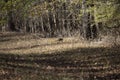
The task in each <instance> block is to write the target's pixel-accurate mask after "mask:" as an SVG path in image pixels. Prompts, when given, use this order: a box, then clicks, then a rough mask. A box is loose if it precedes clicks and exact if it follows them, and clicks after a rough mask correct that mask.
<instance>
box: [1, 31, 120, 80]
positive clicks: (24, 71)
mask: <svg viewBox="0 0 120 80" xmlns="http://www.w3.org/2000/svg"><path fill="white" fill-rule="evenodd" d="M0 80H120V46H115V47H109V44H104V42H97V41H94V42H85V41H83V40H81V39H79V38H74V37H72V38H63V41H58V38H39V37H38V36H36V35H35V34H26V35H24V34H19V33H0Z"/></svg>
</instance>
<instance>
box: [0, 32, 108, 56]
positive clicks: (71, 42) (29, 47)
mask: <svg viewBox="0 0 120 80" xmlns="http://www.w3.org/2000/svg"><path fill="white" fill-rule="evenodd" d="M3 35H4V36H3ZM2 36H3V37H2V38H1V39H4V40H5V39H8V41H1V42H0V53H12V54H30V53H34V54H35V53H37V54H38V53H39V54H42V53H53V52H60V51H67V50H71V49H76V48H87V47H107V46H108V45H106V44H103V42H102V41H99V42H96V41H94V42H85V41H83V40H81V39H79V38H78V37H68V38H63V41H61V42H60V41H58V38H36V37H35V35H33V34H31V35H28V34H27V35H23V34H22V35H20V34H19V35H18V34H16V35H15V33H12V34H11V35H10V34H2ZM6 36H7V37H6Z"/></svg>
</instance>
